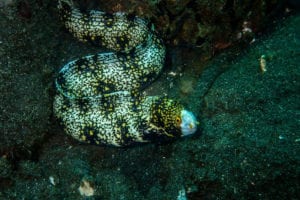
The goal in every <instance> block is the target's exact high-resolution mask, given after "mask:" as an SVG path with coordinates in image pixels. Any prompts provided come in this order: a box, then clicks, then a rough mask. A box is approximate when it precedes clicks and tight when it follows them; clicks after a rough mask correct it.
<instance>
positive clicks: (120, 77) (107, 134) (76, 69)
mask: <svg viewBox="0 0 300 200" xmlns="http://www.w3.org/2000/svg"><path fill="white" fill-rule="evenodd" d="M58 8H59V10H60V12H61V16H62V19H63V21H64V23H65V26H66V27H67V29H68V30H69V31H70V32H71V33H72V34H73V35H74V36H75V37H76V38H77V39H79V40H80V41H83V42H88V41H89V42H92V43H94V44H97V45H101V46H104V47H106V48H108V49H111V50H112V51H111V52H109V53H99V54H95V55H88V56H85V57H82V58H79V59H76V60H74V61H71V62H69V63H67V64H66V65H65V66H63V67H62V69H61V70H60V72H59V74H58V76H57V78H56V80H55V85H56V89H57V95H56V96H55V100H54V113H55V115H56V117H57V118H58V119H60V121H61V122H62V125H63V126H64V130H65V131H66V133H67V134H69V135H71V136H72V137H74V138H75V139H77V140H79V141H82V142H86V143H91V144H97V145H98V144H99V145H100V144H108V145H113V146H129V145H132V144H135V143H141V142H142V143H143V142H151V141H153V142H162V141H168V140H173V139H175V138H178V137H181V136H183V135H182V133H181V127H180V123H181V113H182V110H183V109H184V108H183V106H182V105H180V104H179V103H178V102H176V101H174V100H172V99H168V98H166V97H159V96H143V95H142V94H141V90H142V89H144V88H145V87H146V86H147V85H148V84H149V83H151V82H152V81H153V80H154V79H156V78H157V76H158V75H159V74H160V72H161V70H162V67H163V65H164V59H165V47H164V45H163V43H162V41H161V40H160V39H159V38H157V36H156V34H155V33H154V32H153V31H151V30H150V29H149V28H148V26H147V23H146V22H145V21H143V20H142V19H140V18H138V17H135V16H130V15H126V14H124V13H115V14H107V13H104V12H100V11H90V12H85V13H82V12H80V10H79V9H77V8H75V7H74V6H73V5H72V4H70V3H69V2H68V1H67V0H61V1H60V2H59V6H58Z"/></svg>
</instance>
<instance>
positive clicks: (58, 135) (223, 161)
mask: <svg viewBox="0 0 300 200" xmlns="http://www.w3.org/2000/svg"><path fill="white" fill-rule="evenodd" d="M86 2H88V1H86ZM130 2H131V1H130ZM132 2H134V1H132ZM149 2H150V3H149ZM158 2H163V3H159V4H157V3H158ZM168 2H173V1H148V3H149V5H150V6H149V9H150V10H151V8H152V9H153V7H155V6H156V5H159V6H162V7H163V6H166V7H167V8H171V9H174V13H172V12H169V11H168V14H169V15H170V16H172V17H173V18H174V19H175V18H176V16H179V18H180V19H181V18H184V19H187V18H188V17H183V16H190V15H192V14H191V12H192V11H193V9H192V7H194V6H195V5H197V6H199V8H200V4H199V2H201V1H178V2H181V6H183V7H184V6H187V10H186V11H184V12H183V11H182V12H181V11H178V12H177V10H176V9H175V8H177V7H174V6H173V7H172V6H170V5H171V4H168ZM184 2H189V3H184ZM191 2H198V4H197V3H191ZM217 2H220V3H222V2H225V1H217ZM227 2H231V1H227ZM245 2H248V1H245ZM259 2H264V1H259ZM279 2H280V1H279ZM289 2H290V4H291V5H293V6H299V4H298V3H297V1H289ZM205 3H208V2H206V1H203V4H205ZM228 4H229V3H226V6H227V7H228V6H230V5H228ZM278 5H279V4H278ZM105 6H109V5H108V3H107V4H106V5H105ZM138 6H140V5H139V4H138ZM151 6H153V7H151ZM168 6H169V7H168ZM280 6H282V7H283V8H284V9H279V8H278V10H276V12H278V13H279V14H278V15H276V18H274V13H272V12H271V13H272V17H270V18H267V16H269V15H262V16H260V17H262V18H261V19H265V21H264V23H262V24H260V25H258V24H256V25H257V26H256V27H259V31H257V32H256V31H255V30H253V32H255V33H253V34H252V33H251V35H250V36H247V38H243V39H244V40H243V41H235V40H233V39H232V40H231V42H224V41H222V42H221V41H220V36H219V35H214V37H213V38H210V37H209V35H206V34H204V33H203V32H201V34H202V36H203V37H204V38H208V40H206V39H200V38H199V37H200V36H199V35H201V34H200V33H198V36H197V38H192V36H191V37H189V38H190V40H188V41H181V39H182V37H183V36H184V34H185V31H188V30H190V31H192V30H194V29H193V28H194V26H192V27H188V28H187V30H185V29H184V28H183V29H176V30H175V28H174V27H173V28H172V26H175V25H178V26H181V25H182V24H181V25H180V23H177V22H176V20H174V23H173V24H172V23H171V22H170V23H169V25H168V27H167V28H166V29H164V28H160V27H164V23H163V20H162V21H161V23H159V19H155V17H154V21H155V22H156V23H157V24H158V25H157V26H158V29H160V31H162V32H164V31H165V32H164V33H166V35H163V34H162V35H163V37H165V38H166V44H167V51H168V55H167V63H166V67H165V70H164V71H163V73H162V75H161V76H160V77H159V79H158V80H157V81H155V83H153V84H152V85H151V86H150V87H149V88H148V89H147V90H146V93H147V94H164V93H165V94H168V95H169V96H170V97H173V98H177V99H179V100H180V101H181V102H182V103H183V104H184V105H186V107H187V108H188V109H190V110H192V111H193V112H194V113H196V115H197V117H198V119H199V121H200V125H199V131H198V132H197V133H196V134H195V135H193V136H191V137H187V138H183V139H180V140H177V141H175V142H172V143H169V144H161V145H159V144H146V145H141V146H135V147H131V148H114V147H106V146H94V145H86V144H82V143H79V142H77V141H75V140H74V139H72V138H70V137H69V136H67V135H65V134H64V132H63V130H62V129H61V127H60V126H59V125H58V123H57V121H56V119H55V117H54V116H53V111H52V103H53V97H54V94H55V88H54V84H53V82H54V79H55V77H56V75H57V73H58V71H59V69H60V67H61V66H63V65H64V64H65V63H66V62H68V61H70V60H73V59H75V58H77V57H80V56H83V55H86V54H90V53H95V52H97V51H99V48H97V47H94V46H91V45H89V44H83V43H80V42H78V41H76V40H75V39H74V38H73V37H72V36H71V34H69V33H68V32H67V31H66V30H65V29H64V28H63V25H62V24H61V22H60V20H59V16H58V13H57V8H56V2H55V1H50V0H48V1H41V0H20V1H13V0H11V1H9V0H5V1H3V2H1V3H0V93H1V96H0V110H1V112H0V128H1V131H0V199H112V200H114V199H124V200H127V199H128V200H131V199H163V200H165V199H170V200H172V199H174V200H185V199H191V200H193V199H196V200H197V199H295V200H296V199H299V197H300V182H299V180H300V133H299V127H300V83H299V81H300V67H299V63H300V15H299V13H297V12H296V11H295V10H293V9H292V8H288V7H287V6H286V5H280ZM125 8H127V7H125ZM147 8H148V7H147ZM298 8H299V7H298ZM118 9H119V8H118ZM141 9H145V8H144V7H142V6H141ZM188 9H191V10H188ZM197 9H198V7H197ZM236 9H237V8H236ZM175 11H176V12H175ZM160 12H164V9H163V8H162V9H160ZM137 13H138V14H140V15H141V13H139V12H137ZM158 13H159V12H158V11H157V13H156V12H154V11H153V10H151V12H148V13H147V12H145V13H144V14H145V16H147V17H148V18H150V19H152V18H151V14H153V15H155V14H157V15H158ZM245 15H246V14H245ZM149 16H150V17H149ZM228 16H230V17H232V15H228ZM241 16H242V15H241ZM197 17H199V16H198V15H197V16H196V15H195V16H194V18H188V19H196V18H197ZM236 17H237V13H236ZM264 17H265V18H264ZM173 18H171V17H170V18H169V20H170V21H171V20H172V19H173ZM237 18H238V17H237ZM201 19H202V20H203V21H205V20H206V18H205V17H204V16H202V18H201ZM224 20H225V18H224ZM225 21H226V20H225ZM237 21H238V20H237ZM175 22H176V23H175ZM185 22H186V21H185ZM188 22H189V21H188ZM188 22H187V23H188ZM209 22H210V23H214V22H215V23H218V20H216V19H215V20H213V22H211V21H209ZM231 22H232V21H231ZM193 23H194V22H193V20H192V21H191V22H190V23H188V24H193ZM197 23H198V22H197ZM224 23H225V22H224ZM159 24H160V25H161V26H160V25H159ZM183 24H184V23H183ZM204 24H208V23H204ZM237 24H239V23H238V22H237ZM237 24H230V25H232V26H231V28H232V27H234V26H235V25H236V26H237ZM245 26H246V25H245ZM264 26H265V28H263V27H264ZM181 27H184V26H181ZM242 27H243V26H242ZM231 28H228V30H229V31H232V30H231ZM243 28H248V27H243ZM212 29H213V28H212ZM220 29H224V30H226V28H223V27H221V28H220ZM232 29H234V28H232ZM214 30H216V29H215V28H214ZM247 30H248V29H247ZM247 30H246V31H247ZM167 33H168V34H169V35H168V34H167ZM175 33H178V35H176V34H175ZM236 33H238V31H237V32H236ZM229 35H230V34H228V35H224V37H228V38H230V37H232V36H229ZM254 38H255V40H254ZM211 41H218V42H217V44H218V45H215V46H214V49H210V50H209V51H208V50H207V48H208V46H210V45H209V44H210V43H211ZM177 42H178V45H177ZM206 42H207V43H206ZM182 44H185V45H182ZM197 45H198V46H199V47H196V46H197ZM191 46H193V47H191ZM80 191H81V192H86V193H85V194H86V195H87V194H91V196H84V195H83V194H80Z"/></svg>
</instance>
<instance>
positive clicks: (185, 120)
mask: <svg viewBox="0 0 300 200" xmlns="http://www.w3.org/2000/svg"><path fill="white" fill-rule="evenodd" d="M197 124H198V122H197V120H196V117H195V115H194V114H193V113H192V112H190V111H187V110H182V111H181V124H180V128H181V133H182V136H187V135H191V134H194V133H195V132H196V131H197Z"/></svg>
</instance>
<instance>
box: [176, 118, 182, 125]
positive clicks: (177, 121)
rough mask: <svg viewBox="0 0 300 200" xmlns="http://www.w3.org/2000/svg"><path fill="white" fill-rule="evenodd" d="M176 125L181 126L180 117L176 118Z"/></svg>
mask: <svg viewBox="0 0 300 200" xmlns="http://www.w3.org/2000/svg"><path fill="white" fill-rule="evenodd" d="M176 123H177V124H178V125H180V124H181V118H180V117H176Z"/></svg>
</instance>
